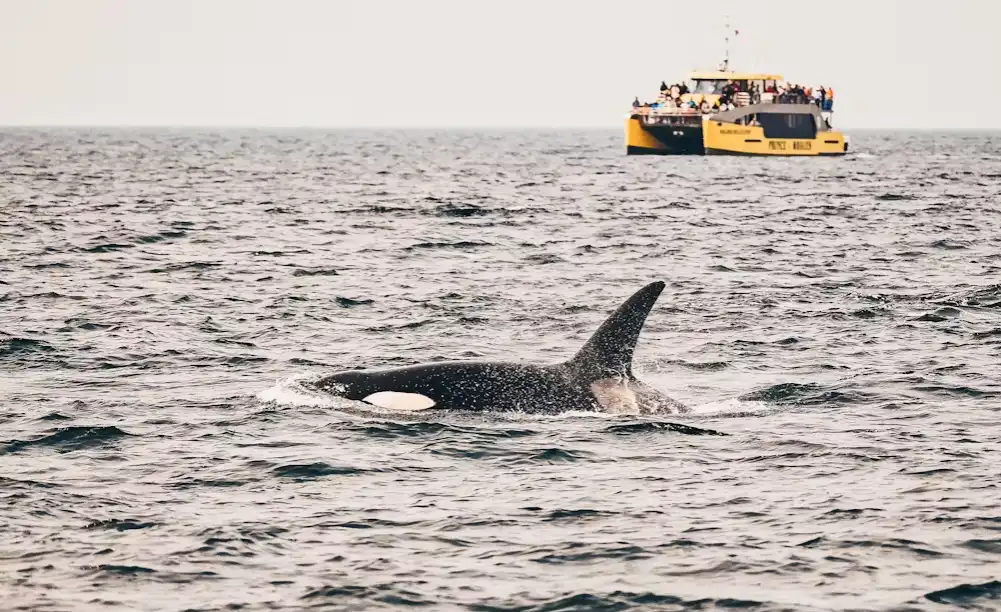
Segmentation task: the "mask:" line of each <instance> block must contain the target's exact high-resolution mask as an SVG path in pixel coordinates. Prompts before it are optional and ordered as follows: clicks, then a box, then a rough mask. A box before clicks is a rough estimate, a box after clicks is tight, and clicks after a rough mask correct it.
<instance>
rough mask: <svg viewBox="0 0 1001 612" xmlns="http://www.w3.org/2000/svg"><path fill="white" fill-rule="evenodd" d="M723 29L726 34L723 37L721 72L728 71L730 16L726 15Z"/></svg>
mask: <svg viewBox="0 0 1001 612" xmlns="http://www.w3.org/2000/svg"><path fill="white" fill-rule="evenodd" d="M723 27H724V28H726V32H725V34H724V35H723V43H724V45H723V72H727V71H729V70H730V16H729V15H727V16H726V18H725V23H724V24H723Z"/></svg>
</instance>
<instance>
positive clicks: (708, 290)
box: [0, 128, 1001, 612]
mask: <svg viewBox="0 0 1001 612" xmlns="http://www.w3.org/2000/svg"><path fill="white" fill-rule="evenodd" d="M852 151H853V152H852V153H851V154H850V155H849V156H847V157H845V158H842V159H811V160H790V159H754V158H747V159H745V158H703V157H685V158H648V157H640V158H637V157H626V156H625V155H624V154H623V151H622V145H621V135H620V134H619V133H618V132H617V131H583V130H582V131H554V132H545V131H495V132H490V131H465V132H463V131H452V132H445V131H310V130H284V131H281V130H272V131H264V130H242V131H241V130H230V131H207V130H206V131H198V130H181V129H175V130H171V129H133V130H127V129H103V130H102V129H90V130H84V129H76V130H70V129H46V130H43V129H37V130H31V129H9V128H7V129H4V130H3V131H2V132H0V170H2V175H3V177H4V180H3V181H2V182H0V213H2V214H0V424H2V428H3V430H2V431H3V433H2V435H0V527H2V532H3V540H4V543H3V546H2V547H0V600H2V606H0V607H2V609H3V610H44V611H49V610H52V611H57V610H59V611H61V610H74V611H76V610H105V609H108V610H110V609H118V610H140V609H141V610H172V611H180V610H192V611H194V610H224V609H231V610H301V609H337V610H376V609H395V608H408V607H415V606H417V607H425V608H429V609H455V610H470V611H475V612H493V611H498V612H499V611H502V610H510V611H522V612H529V611H531V612H543V611H554V612H555V611H574V610H581V611H582V610H602V611H618V610H631V609H652V610H713V609H717V610H754V611H756V612H757V611H772V610H795V611H811V610H849V609H850V610H897V611H904V610H908V611H911V610H942V609H948V608H950V607H960V608H964V609H972V610H989V609H998V608H999V607H1001V509H999V500H1001V476H999V475H998V474H999V471H1001V468H999V466H1001V462H999V457H1001V452H999V451H1001V426H999V424H998V421H999V420H1001V366H999V363H1001V250H999V249H998V236H1001V135H999V134H986V135H984V134H944V133H877V132H863V133H859V134H853V140H852ZM658 279H662V280H664V281H666V282H667V285H668V287H667V289H666V291H665V292H664V294H663V296H662V297H661V299H660V301H659V302H658V304H657V306H656V307H655V308H654V311H653V312H652V314H651V316H650V319H649V321H648V324H647V326H646V328H645V330H644V332H643V334H642V336H641V338H640V342H639V348H638V352H637V358H636V365H635V370H636V372H637V374H638V375H639V377H640V378H641V379H642V380H644V381H645V382H647V383H648V384H650V385H652V386H654V387H656V388H657V389H659V390H661V391H663V392H664V393H666V394H668V395H670V396H672V397H674V398H676V399H678V400H679V401H681V402H683V403H685V404H687V405H689V406H692V407H693V408H694V412H693V413H692V414H685V415H672V416H664V417H663V418H637V417H625V416H614V417H613V416H608V415H600V414H592V413H579V412H575V413H570V414H566V415H559V416H532V415H519V414H458V413H453V414H442V413H441V412H435V411H431V412H429V413H426V414H411V415H400V414H393V413H390V412H386V411H378V410H372V409H368V410H366V409H363V408H362V406H359V405H353V404H352V402H347V401H345V400H337V399H334V398H330V397H324V396H322V395H319V394H316V393H313V392H310V391H309V385H307V384H304V383H307V382H309V381H311V380H315V379H316V378H317V377H319V376H322V375H323V374H325V373H329V372H331V371H334V370H337V369H342V368H360V367H388V366H396V365H405V364H411V363H416V362H421V361H430V360H441V359H476V358H484V359H509V360H528V361H538V362H555V361H558V360H562V359H564V358H567V357H569V356H571V355H572V354H573V353H574V352H575V351H576V350H577V349H578V348H579V347H580V345H582V344H583V342H584V341H585V340H586V339H587V338H588V337H589V335H590V334H591V332H592V331H594V329H595V328H596V327H597V326H598V324H600V322H601V321H602V320H603V319H604V317H605V316H606V315H607V314H608V313H609V312H611V311H612V310H613V309H614V308H615V307H616V306H618V304H619V303H621V301H622V300H624V299H625V298H626V297H628V296H629V295H630V294H632V293H633V292H634V291H635V290H636V289H638V288H639V287H641V286H642V285H644V284H646V283H648V282H650V281H653V280H658Z"/></svg>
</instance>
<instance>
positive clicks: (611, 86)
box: [0, 0, 1001, 128]
mask: <svg viewBox="0 0 1001 612" xmlns="http://www.w3.org/2000/svg"><path fill="white" fill-rule="evenodd" d="M726 15H729V16H730V20H731V22H732V24H733V28H734V29H739V30H740V34H739V35H738V36H737V37H736V38H735V40H734V41H733V43H732V46H731V67H732V68H734V69H746V70H761V71H771V72H777V73H779V74H782V75H784V76H785V77H786V78H787V79H789V80H790V81H795V82H802V83H804V84H810V85H820V84H823V85H828V86H833V87H834V89H835V93H836V97H837V102H836V106H835V123H836V124H837V125H841V126H843V127H848V128H851V127H857V128H858V127H872V128H899V127H928V128H933V127H942V128H971V127H991V128H1001V113H997V112H994V111H993V110H992V109H993V108H995V107H996V106H998V105H999V104H1001V68H999V65H1001V42H999V41H1001V36H999V34H998V32H999V28H1001V2H999V1H997V0H949V1H948V2H932V1H927V2H916V1H906V2H905V1H889V0H838V1H807V0H774V1H771V0H758V1H755V2H750V1H736V0H708V1H704V0H685V1H675V0H642V1H636V2H621V1H620V2H612V1H604V0H591V1H588V0H575V1H562V0H560V1H557V0H503V1H490V2H487V1H478V0H364V1H355V2H352V1H348V0H329V1H319V0H317V1H311V0H283V1H277V0H275V1H270V0H269V1H264V0H131V1H130V0H0V74H2V76H3V78H2V81H0V124H4V125H28V124H35V125H37V124H43V125H62V124H71V125H83V124H92V125H94V124H96V125H220V126H221V125H264V126H352V127H367V126H416V127H432V126H553V127H557V126H593V127H604V126H608V127H618V126H620V125H621V121H622V117H623V115H624V113H625V112H626V110H627V109H628V106H629V104H630V102H631V101H632V99H633V96H634V95H638V96H640V98H641V99H650V98H653V97H654V96H655V95H656V90H657V86H658V85H659V83H660V81H661V80H662V79H664V80H667V81H668V82H671V81H673V80H677V79H680V78H682V77H683V76H684V75H685V74H686V73H687V72H689V71H691V70H693V69H712V68H713V67H714V66H715V65H716V64H717V63H718V62H719V61H720V60H721V59H722V55H723V32H724V28H723V24H724V17H725V16H726Z"/></svg>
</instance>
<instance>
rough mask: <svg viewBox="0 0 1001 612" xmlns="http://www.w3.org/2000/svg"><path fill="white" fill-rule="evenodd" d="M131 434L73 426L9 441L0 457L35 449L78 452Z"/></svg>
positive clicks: (112, 428)
mask: <svg viewBox="0 0 1001 612" xmlns="http://www.w3.org/2000/svg"><path fill="white" fill-rule="evenodd" d="M131 435H132V434H129V433H126V432H124V431H122V430H121V429H119V428H117V427H115V426H113V425H108V426H103V427H100V426H97V427H88V426H84V425H74V426H70V427H60V428H58V429H54V430H51V433H49V434H48V435H45V436H42V437H41V438H35V439H33V440H11V441H9V442H7V443H6V444H5V446H3V447H0V455H3V454H8V453H15V452H18V451H22V450H25V449H30V448H35V447H55V448H60V449H62V450H63V451H69V450H80V449H83V448H91V447H94V446H103V445H105V444H109V443H112V442H115V441H117V440H120V439H121V438H124V437H126V436H131Z"/></svg>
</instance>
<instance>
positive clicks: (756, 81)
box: [683, 72, 782, 104]
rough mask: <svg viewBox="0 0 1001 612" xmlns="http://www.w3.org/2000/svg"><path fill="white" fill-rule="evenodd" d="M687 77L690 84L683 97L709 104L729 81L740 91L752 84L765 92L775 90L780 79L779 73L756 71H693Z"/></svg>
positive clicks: (745, 89)
mask: <svg viewBox="0 0 1001 612" xmlns="http://www.w3.org/2000/svg"><path fill="white" fill-rule="evenodd" d="M688 78H689V80H690V81H691V82H692V85H691V86H690V87H689V93H688V94H687V95H686V96H683V99H686V98H687V99H686V101H687V100H688V99H693V100H695V102H696V103H701V102H702V100H708V101H709V103H710V104H712V103H713V102H715V101H716V100H718V99H719V96H720V95H722V93H723V88H724V87H726V86H727V84H729V83H737V84H738V85H739V86H740V89H741V90H742V91H748V89H750V87H751V85H754V86H755V88H756V89H757V90H758V92H766V91H768V90H769V89H772V90H773V91H774V90H777V89H778V86H779V82H780V81H782V75H780V74H761V73H756V72H693V73H691V74H689V75H688Z"/></svg>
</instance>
